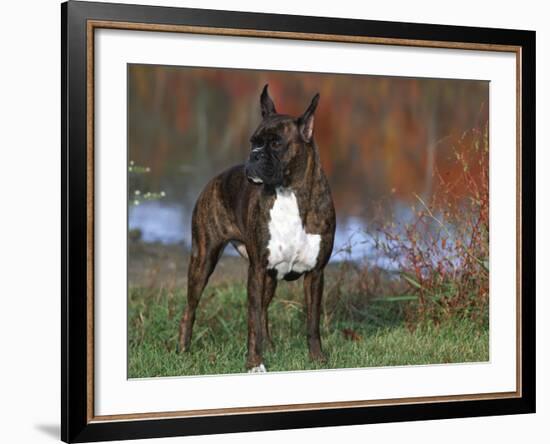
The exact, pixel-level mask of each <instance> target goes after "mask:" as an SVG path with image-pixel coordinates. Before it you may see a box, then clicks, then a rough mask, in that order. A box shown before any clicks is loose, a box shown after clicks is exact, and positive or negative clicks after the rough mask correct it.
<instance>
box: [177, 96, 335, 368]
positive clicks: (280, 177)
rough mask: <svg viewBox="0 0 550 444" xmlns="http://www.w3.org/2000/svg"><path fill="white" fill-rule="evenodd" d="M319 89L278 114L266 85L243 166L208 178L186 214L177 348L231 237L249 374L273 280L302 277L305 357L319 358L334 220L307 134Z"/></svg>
mask: <svg viewBox="0 0 550 444" xmlns="http://www.w3.org/2000/svg"><path fill="white" fill-rule="evenodd" d="M318 102H319V94H317V95H315V97H313V99H312V101H311V104H310V105H309V107H308V108H307V110H306V111H305V112H304V114H303V115H301V116H300V117H297V118H295V117H291V116H288V115H284V114H279V113H277V111H276V109H275V105H274V103H273V101H272V100H271V98H270V97H269V93H268V86H267V85H265V87H264V89H263V91H262V94H261V97H260V104H261V112H262V121H261V123H260V125H259V126H258V128H257V129H256V131H254V134H252V137H251V138H250V144H251V150H250V155H249V158H248V160H247V161H246V163H245V164H244V165H237V166H235V167H233V168H230V169H228V170H227V171H224V172H223V173H221V174H220V175H218V176H216V177H214V178H213V179H212V180H211V181H210V182H209V183H208V184H207V185H206V187H205V188H204V190H203V191H202V193H201V194H200V196H199V198H198V199H197V202H196V204H195V208H194V210H193V218H192V229H191V230H192V249H191V258H190V261H189V270H188V283H187V306H186V308H185V311H184V313H183V316H182V319H181V322H180V339H179V349H180V351H186V350H188V349H189V345H190V342H191V334H192V329H193V323H194V321H195V312H196V309H197V305H198V303H199V299H200V297H201V293H202V291H203V289H204V287H205V286H206V283H207V281H208V278H209V277H210V275H211V274H212V272H213V271H214V267H215V266H216V263H217V262H218V259H219V258H220V256H221V254H222V252H223V249H224V248H225V246H226V245H227V244H228V243H229V242H231V243H232V244H233V245H234V246H235V248H236V249H237V250H238V251H239V253H240V254H241V255H242V256H243V257H245V258H246V259H247V260H248V283H247V292H248V355H247V360H246V368H247V369H248V370H249V372H253V373H255V372H265V371H266V367H265V364H264V360H263V357H262V350H263V345H264V344H267V345H272V341H271V336H270V332H269V323H268V318H267V310H268V307H269V304H270V302H271V300H272V299H273V295H274V293H275V289H276V287H277V281H278V280H281V279H285V280H287V281H291V280H295V279H298V278H299V277H300V276H302V275H303V276H304V295H305V306H306V315H307V316H306V317H307V341H308V346H309V355H310V357H311V359H314V360H324V355H323V352H322V350H321V337H320V334H319V319H320V315H321V298H322V295H323V270H324V268H325V265H326V264H327V262H328V260H329V258H330V255H331V253H332V246H333V240H334V230H335V226H336V222H335V213H334V205H333V202H332V197H331V193H330V188H329V184H328V181H327V179H326V177H325V174H324V173H323V169H322V168H321V162H320V160H319V151H318V150H317V146H316V144H315V142H314V140H313V132H314V131H313V129H314V113H315V109H316V108H317V103H318Z"/></svg>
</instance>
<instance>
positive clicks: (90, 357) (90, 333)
mask: <svg viewBox="0 0 550 444" xmlns="http://www.w3.org/2000/svg"><path fill="white" fill-rule="evenodd" d="M99 28H104V29H121V30H133V31H156V32H178V33H189V34H203V35H221V36H233V37H256V38H277V39H289V40H311V41H325V42H338V43H363V44H376V45H394V46H412V47H423V48H444V49H466V50H476V51H491V52H511V53H514V54H515V56H516V247H517V248H516V391H514V392H497V393H473V394H464V395H450V396H423V397H409V398H395V399H383V400H364V401H340V402H323V403H309V404H286V405H271V406H260V407H231V408H217V409H206V410H204V409H203V410H182V411H171V412H148V413H129V414H117V415H101V416H96V415H95V414H94V395H95V393H94V32H95V29H99ZM86 32H87V39H86V40H87V42H86V63H87V67H86V74H87V76H86V77H87V78H86V110H87V119H86V134H87V146H86V160H87V163H86V165H87V167H86V175H87V177H86V184H87V196H86V207H87V226H86V233H87V266H86V271H87V294H86V306H87V409H86V411H87V422H88V423H92V422H105V421H125V420H144V419H160V418H185V417H196V416H220V415H236V414H245V413H246V414H252V413H270V412H292V411H300V410H325V409H332V408H357V407H368V406H388V405H405V404H415V403H439V402H458V401H474V400H490V399H506V398H519V397H521V396H522V385H521V381H522V368H521V362H522V348H521V342H522V341H521V315H522V313H521V302H522V294H521V272H522V270H521V248H522V244H521V224H522V219H521V217H522V215H521V145H522V139H521V119H522V109H521V89H522V88H521V86H522V78H521V66H522V59H521V54H522V53H521V46H514V45H496V44H486V43H466V42H444V41H432V40H412V39H396V38H380V37H364V36H346V35H331V34H309V33H299V32H286V31H262V30H251V29H234V28H212V27H202V26H187V25H163V24H149V23H130V22H117V21H104V20H88V21H87V29H86Z"/></svg>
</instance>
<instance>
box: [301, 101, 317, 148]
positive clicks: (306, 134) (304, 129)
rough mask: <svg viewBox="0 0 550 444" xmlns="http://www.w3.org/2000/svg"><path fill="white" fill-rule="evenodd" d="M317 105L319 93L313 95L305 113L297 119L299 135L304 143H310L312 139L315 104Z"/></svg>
mask: <svg viewBox="0 0 550 444" xmlns="http://www.w3.org/2000/svg"><path fill="white" fill-rule="evenodd" d="M318 103H319V93H317V94H315V96H314V97H313V99H311V103H310V104H309V106H308V108H307V109H306V112H305V113H304V114H303V115H302V117H300V118H299V119H298V128H299V129H300V134H301V135H302V138H303V139H304V141H305V142H308V143H309V142H311V139H312V138H313V123H314V121H315V118H314V114H315V110H316V109H317V104H318Z"/></svg>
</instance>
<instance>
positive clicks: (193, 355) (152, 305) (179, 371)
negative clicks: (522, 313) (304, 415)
mask: <svg viewBox="0 0 550 444" xmlns="http://www.w3.org/2000/svg"><path fill="white" fill-rule="evenodd" d="M342 299H345V298H342ZM352 299H353V298H351V297H350V300H352ZM355 299H356V300H357V297H355ZM302 301H303V299H302V297H301V285H297V283H292V284H286V283H284V284H282V285H280V286H279V289H278V291H277V294H276V296H275V299H274V301H273V303H272V304H271V307H270V310H269V317H270V325H271V332H272V336H273V341H274V344H275V349H274V350H272V351H266V352H265V353H264V359H265V364H266V366H267V368H268V370H269V371H291V370H310V369H321V368H324V369H328V368H354V367H380V366H395V365H419V364H438V363H451V362H482V361H487V360H488V359H489V331H488V327H487V325H486V323H483V322H482V323H479V322H474V321H472V320H470V319H468V318H462V319H460V318H456V317H455V318H452V319H450V320H447V321H445V322H443V323H441V324H439V325H437V326H436V325H434V324H433V323H422V324H420V325H417V326H415V328H410V325H409V324H408V323H406V322H405V320H404V315H403V302H399V301H391V300H374V301H368V302H367V301H365V302H364V303H362V304H357V303H352V302H349V303H346V301H344V302H342V300H340V301H339V303H338V304H337V305H335V306H334V305H333V306H331V307H330V309H329V307H328V306H325V312H324V314H323V317H322V322H321V327H322V329H321V338H322V341H323V349H324V351H325V354H326V355H327V358H328V359H327V362H326V363H325V364H322V365H321V364H318V363H313V362H310V361H309V359H308V354H307V345H306V337H305V316H304V311H303V309H304V307H303V302H302ZM184 306H185V291H180V290H178V291H171V290H157V289H155V290H151V289H146V288H132V289H131V290H130V294H129V304H128V337H129V349H128V350H129V353H128V377H130V378H142V377H158V376H181V375H212V374H223V373H240V372H244V371H245V369H244V364H245V359H246V338H247V320H246V313H247V310H246V291H245V288H244V287H243V286H242V285H240V284H239V285H237V284H234V285H219V286H217V287H215V288H209V287H208V288H207V289H206V291H205V293H204V295H203V297H202V300H201V303H200V305H199V308H198V310H197V320H196V322H195V329H194V331H193V341H192V344H191V351H189V352H187V353H184V354H178V353H177V352H176V344H177V340H178V324H179V319H180V316H181V313H182V310H183V308H184Z"/></svg>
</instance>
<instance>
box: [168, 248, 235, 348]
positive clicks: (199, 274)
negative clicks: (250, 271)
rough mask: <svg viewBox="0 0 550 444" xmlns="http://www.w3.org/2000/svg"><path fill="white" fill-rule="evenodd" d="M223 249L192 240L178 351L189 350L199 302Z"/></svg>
mask: <svg viewBox="0 0 550 444" xmlns="http://www.w3.org/2000/svg"><path fill="white" fill-rule="evenodd" d="M224 247H225V243H224V242H212V241H210V242H195V240H193V247H192V252H191V257H190V259H189V270H188V275H187V306H186V307H185V311H184V312H183V316H182V318H181V321H180V337H179V350H180V351H182V352H184V351H187V350H189V345H190V343H191V336H192V333H193V324H194V322H195V312H196V310H197V306H198V304H199V300H200V298H201V295H202V292H203V290H204V287H205V286H206V284H207V282H208V278H209V277H210V275H211V274H212V272H213V271H214V268H215V267H216V264H217V263H218V259H219V258H220V256H221V253H222V252H223V249H224Z"/></svg>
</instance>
